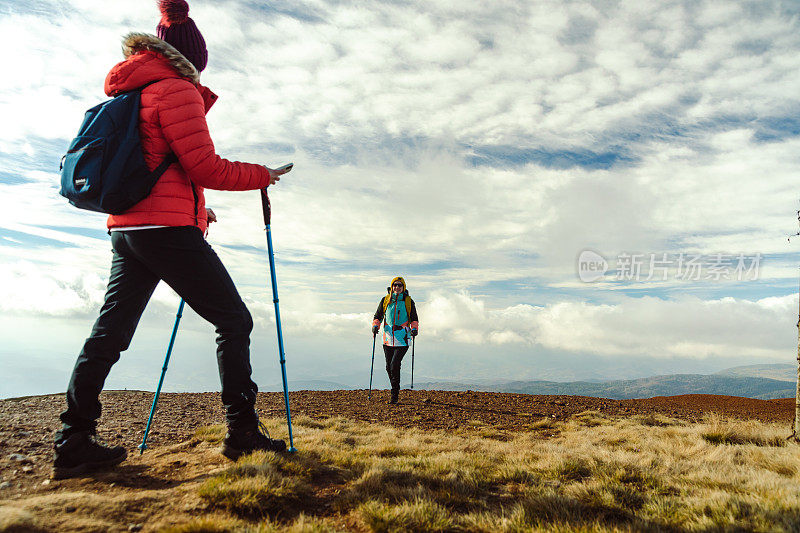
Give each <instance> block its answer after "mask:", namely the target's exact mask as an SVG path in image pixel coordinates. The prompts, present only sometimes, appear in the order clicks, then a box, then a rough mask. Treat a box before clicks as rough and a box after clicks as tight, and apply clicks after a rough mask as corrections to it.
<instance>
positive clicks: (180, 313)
mask: <svg viewBox="0 0 800 533" xmlns="http://www.w3.org/2000/svg"><path fill="white" fill-rule="evenodd" d="M185 303H186V302H185V301H184V299H183V298H181V303H180V305H178V314H177V315H175V327H173V328H172V336H171V337H170V339H169V346H168V347H167V357H166V358H165V359H164V367H163V368H162V369H161V379H159V380H158V387H157V388H156V395H155V396H153V405H152V406H151V407H150V417H149V418H148V419H147V427H145V428H144V437H143V438H142V443H141V444H140V445H139V455H142V454H143V453H144V451H145V450H146V449H147V434H148V433H150V424H152V423H153V415H154V414H155V412H156V404H157V403H158V395H159V394H160V393H161V385H162V384H163V383H164V376H165V375H166V373H167V366H168V365H169V356H170V355H171V354H172V346H173V345H174V344H175V335H176V334H177V333H178V324H180V323H181V317H182V316H183V304H185Z"/></svg>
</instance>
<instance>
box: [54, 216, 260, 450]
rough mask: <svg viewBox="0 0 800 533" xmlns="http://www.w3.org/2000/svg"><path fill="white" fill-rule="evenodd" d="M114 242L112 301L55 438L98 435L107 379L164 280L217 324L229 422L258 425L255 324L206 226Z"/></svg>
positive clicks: (82, 360) (87, 347) (81, 362)
mask: <svg viewBox="0 0 800 533" xmlns="http://www.w3.org/2000/svg"><path fill="white" fill-rule="evenodd" d="M111 245H112V247H113V252H114V256H113V259H112V261H111V274H110V277H109V280H108V289H107V291H106V296H105V302H104V303H103V307H102V308H101V309H100V316H99V317H98V318H97V321H96V322H95V324H94V327H93V328H92V332H91V334H90V335H89V338H88V339H86V342H85V343H84V345H83V349H82V350H81V353H80V355H79V356H78V360H77V362H76V363H75V368H74V370H73V371H72V377H71V378H70V381H69V388H68V389H67V410H66V411H64V412H63V413H61V421H62V422H63V424H64V426H63V429H62V430H61V431H60V432H59V434H57V435H56V438H57V439H62V438H66V437H68V436H69V435H70V434H71V433H74V432H76V431H84V430H88V431H94V429H95V426H96V424H97V419H98V418H100V411H101V405H100V400H99V395H100V391H101V390H103V384H104V383H105V379H106V377H107V376H108V373H109V371H110V370H111V367H112V366H113V365H114V363H116V362H117V361H118V360H119V357H120V352H123V351H125V350H126V349H127V348H128V346H129V345H130V342H131V339H132V338H133V333H134V331H135V330H136V326H137V324H138V323H139V318H140V317H141V316H142V313H143V312H144V308H145V306H146V305H147V302H148V300H149V299H150V296H151V295H152V294H153V291H154V290H155V288H156V285H158V282H159V281H160V280H164V281H165V282H166V283H167V285H169V286H170V287H172V289H173V290H175V292H177V293H178V295H180V296H181V297H182V298H183V299H184V300H185V301H186V303H187V304H188V305H189V307H191V308H192V309H193V310H194V311H195V312H197V314H198V315H200V316H201V317H203V318H204V319H206V320H207V321H209V322H211V323H212V324H213V325H214V326H215V327H216V332H217V364H218V366H219V376H220V381H221V382H222V403H223V404H224V405H225V408H226V409H227V414H226V418H227V422H228V425H229V426H231V427H232V428H240V427H243V426H248V425H251V424H255V423H256V422H257V420H258V417H257V415H256V412H255V408H254V405H255V401H256V392H257V391H258V387H257V386H256V384H255V383H253V381H252V380H251V379H250V374H251V368H250V332H251V331H252V329H253V319H252V318H251V316H250V312H249V311H248V310H247V307H245V305H244V302H243V301H242V299H241V297H240V296H239V293H238V292H237V290H236V287H235V286H234V284H233V280H231V277H230V276H229V275H228V272H227V270H225V267H224V266H223V264H222V262H221V261H220V260H219V257H217V254H216V253H215V252H214V250H212V249H211V246H209V244H208V243H207V242H206V240H205V239H204V238H203V234H202V233H201V231H200V229H199V228H196V227H193V226H183V227H169V228H156V229H143V230H129V231H112V232H111ZM155 370H156V369H155V368H154V369H153V371H154V372H155ZM154 375H155V374H154Z"/></svg>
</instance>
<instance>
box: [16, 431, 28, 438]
mask: <svg viewBox="0 0 800 533" xmlns="http://www.w3.org/2000/svg"><path fill="white" fill-rule="evenodd" d="M30 436H31V433H30V431H19V432H17V437H20V438H25V437H30Z"/></svg>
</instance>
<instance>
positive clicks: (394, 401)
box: [389, 389, 400, 405]
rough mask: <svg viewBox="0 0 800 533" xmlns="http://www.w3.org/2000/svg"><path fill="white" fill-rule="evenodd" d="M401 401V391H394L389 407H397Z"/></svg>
mask: <svg viewBox="0 0 800 533" xmlns="http://www.w3.org/2000/svg"><path fill="white" fill-rule="evenodd" d="M399 399H400V389H392V395H391V397H389V405H397V401H398V400H399Z"/></svg>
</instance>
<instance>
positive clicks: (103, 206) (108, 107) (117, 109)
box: [59, 84, 178, 215]
mask: <svg viewBox="0 0 800 533" xmlns="http://www.w3.org/2000/svg"><path fill="white" fill-rule="evenodd" d="M148 85H149V84H148ZM146 86H147V85H145V86H144V87H146ZM144 87H140V88H139V89H137V90H135V91H130V92H127V93H122V94H120V95H118V96H116V97H114V98H113V99H111V100H108V101H106V102H103V103H102V104H100V105H97V106H95V107H93V108H91V109H89V110H88V111H87V112H86V116H85V117H84V119H83V124H81V128H80V130H78V136H77V137H75V138H74V139H73V140H72V142H71V143H70V145H69V148H68V150H67V153H66V154H65V155H64V157H62V158H61V167H60V170H61V190H60V191H59V192H60V194H61V196H64V197H65V198H67V199H68V200H69V203H71V204H72V205H74V206H75V207H79V208H80V209H88V210H89V211H99V212H101V213H109V214H111V215H118V214H120V213H123V212H125V211H127V210H128V209H130V208H131V207H132V206H133V205H134V204H136V203H138V202H140V201H141V200H143V199H144V198H145V197H146V196H147V195H148V194H150V190H151V189H152V188H153V186H154V185H155V184H156V182H157V181H158V178H160V177H161V175H162V174H164V172H165V171H166V170H167V167H169V166H170V165H171V164H172V163H174V162H176V161H177V160H178V158H177V157H176V156H175V154H173V153H170V154H168V155H167V157H166V158H165V159H164V161H162V163H161V164H160V165H158V167H156V168H155V169H154V170H152V171H150V170H149V169H148V168H147V165H146V164H145V161H144V156H143V155H142V144H141V139H140V138H139V102H140V96H141V92H142V89H144Z"/></svg>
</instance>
